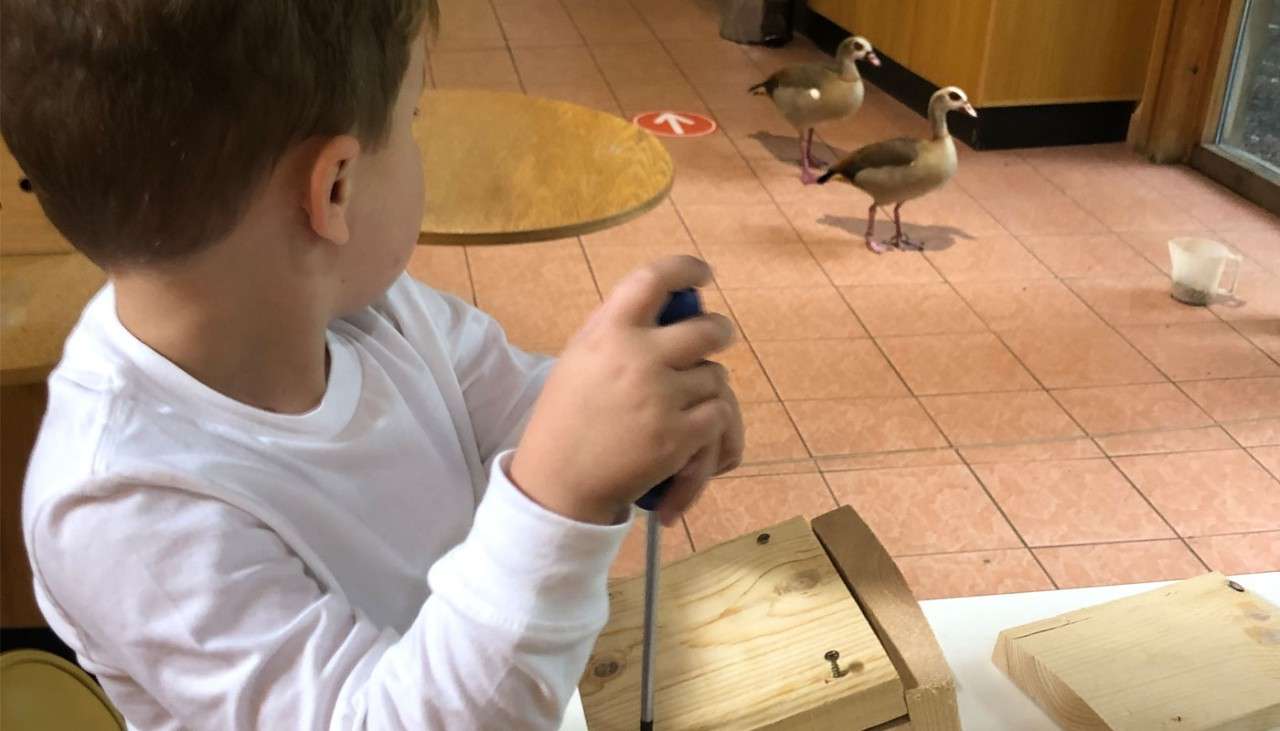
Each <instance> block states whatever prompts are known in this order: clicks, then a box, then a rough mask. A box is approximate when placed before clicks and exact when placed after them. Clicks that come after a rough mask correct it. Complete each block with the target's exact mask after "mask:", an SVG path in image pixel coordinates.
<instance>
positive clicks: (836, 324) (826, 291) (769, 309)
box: [724, 285, 867, 341]
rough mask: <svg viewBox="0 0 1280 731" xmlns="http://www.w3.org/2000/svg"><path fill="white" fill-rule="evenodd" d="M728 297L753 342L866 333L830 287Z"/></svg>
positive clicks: (743, 292)
mask: <svg viewBox="0 0 1280 731" xmlns="http://www.w3.org/2000/svg"><path fill="white" fill-rule="evenodd" d="M724 294H725V298H726V299H727V300H728V301H729V304H730V306H731V307H732V308H733V312H734V315H736V316H737V319H738V322H740V323H741V324H742V330H743V332H744V333H745V334H746V336H747V337H748V338H750V339H751V340H753V341H765V340H815V339H824V338H825V339H831V338H856V337H863V336H865V335H866V334H867V333H866V331H865V330H863V329H862V326H861V325H860V324H858V318H856V317H854V315H853V312H852V311H851V310H850V309H849V306H848V305H847V304H846V303H845V301H844V300H843V299H842V298H841V297H840V293H839V292H837V291H836V290H835V288H834V287H832V286H831V285H822V286H817V287H798V288H797V287H787V288H778V289H727V290H725V293H724Z"/></svg>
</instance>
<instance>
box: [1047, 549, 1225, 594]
mask: <svg viewBox="0 0 1280 731" xmlns="http://www.w3.org/2000/svg"><path fill="white" fill-rule="evenodd" d="M1032 552H1033V553H1035V555H1036V558H1038V559H1040V563H1041V564H1043V565H1044V567H1045V570H1047V571H1048V572H1049V576H1052V577H1053V580H1054V583H1056V584H1057V585H1058V587H1059V588H1062V589H1075V588H1078V587H1082V586H1110V585H1112V584H1139V583H1142V582H1147V581H1169V580H1174V579H1187V578H1190V577H1192V576H1198V575H1200V574H1203V573H1204V572H1205V571H1206V569H1205V567H1204V564H1202V563H1200V560H1199V559H1197V558H1196V556H1195V554H1193V553H1192V552H1191V551H1189V550H1188V549H1187V547H1186V545H1184V544H1183V543H1182V541H1180V540H1165V541H1139V542H1134V543H1102V544H1094V545H1089V546H1060V547H1055V548H1035V549H1032Z"/></svg>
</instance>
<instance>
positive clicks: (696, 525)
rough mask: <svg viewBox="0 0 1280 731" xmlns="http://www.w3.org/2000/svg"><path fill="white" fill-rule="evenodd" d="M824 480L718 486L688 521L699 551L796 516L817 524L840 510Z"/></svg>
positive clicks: (786, 478) (806, 477)
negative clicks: (812, 520) (827, 513)
mask: <svg viewBox="0 0 1280 731" xmlns="http://www.w3.org/2000/svg"><path fill="white" fill-rule="evenodd" d="M835 507H836V503H835V500H833V499H832V497H831V492H830V491H829V490H828V489H827V484H826V483H825V482H823V480H822V476H821V475H819V474H799V475H772V476H767V477H741V478H727V479H722V480H714V481H712V483H711V486H710V487H708V488H707V491H706V492H705V493H704V494H703V496H702V499H701V500H699V501H698V503H697V504H695V505H694V507H693V509H692V510H690V511H689V513H688V514H687V515H686V516H685V520H686V521H687V522H688V524H689V534H690V535H691V536H692V537H693V545H694V548H696V549H699V550H703V549H707V548H710V547H711V546H714V545H716V544H718V543H723V542H724V541H727V540H729V539H731V538H737V537H738V536H740V535H742V534H744V533H749V532H751V531H755V530H760V529H761V528H767V527H769V526H771V525H775V524H777V523H781V522H782V521H784V520H789V519H791V518H794V517H796V516H803V517H805V518H809V519H813V518H816V517H818V516H819V515H822V514H823V513H825V512H828V511H830V510H834V509H835Z"/></svg>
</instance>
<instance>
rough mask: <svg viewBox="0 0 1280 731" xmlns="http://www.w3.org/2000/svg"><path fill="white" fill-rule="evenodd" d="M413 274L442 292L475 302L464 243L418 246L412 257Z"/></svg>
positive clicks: (410, 271)
mask: <svg viewBox="0 0 1280 731" xmlns="http://www.w3.org/2000/svg"><path fill="white" fill-rule="evenodd" d="M406 271H408V272H409V275H410V276H412V277H414V278H415V279H418V280H419V281H422V282H426V283H427V284H429V285H431V286H432V287H434V288H435V289H438V290H440V291H442V292H448V293H449V294H453V295H456V296H458V297H461V298H462V299H464V300H467V301H468V302H473V301H474V298H475V295H474V294H473V293H472V291H471V272H470V271H469V270H468V269H467V254H466V251H465V250H464V249H463V248H462V247H460V246H418V247H415V248H414V250H413V255H412V256H411V257H410V258H409V266H408V269H407V270H406Z"/></svg>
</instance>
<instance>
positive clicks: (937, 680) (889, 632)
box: [813, 505, 960, 731]
mask: <svg viewBox="0 0 1280 731" xmlns="http://www.w3.org/2000/svg"><path fill="white" fill-rule="evenodd" d="M813 532H814V533H816V534H817V536H818V540H819V541H821V543H822V547H823V548H825V549H826V551H827V555H828V556H829V557H830V558H831V563H832V564H834V565H835V567H836V570H837V571H839V572H840V576H841V578H843V579H844V583H845V586H846V587H848V589H849V591H851V592H852V593H853V595H854V598H855V599H857V601H858V606H859V607H861V608H862V611H863V613H864V614H865V615H866V617H867V619H868V620H869V621H870V622H871V626H872V628H874V629H875V631H876V634H877V635H878V636H879V637H880V641H881V643H883V645H884V648H885V651H886V652H887V653H888V655H889V659H890V660H891V661H892V662H893V665H894V668H895V669H897V671H898V675H899V677H901V679H902V686H903V692H904V695H905V699H906V703H907V713H908V714H909V715H910V717H911V728H913V729H915V731H959V729H960V708H959V706H958V705H957V703H956V681H955V676H954V675H952V674H951V668H950V666H948V665H947V660H946V658H945V657H943V655H942V647H941V646H940V645H939V644H938V639H937V638H936V637H934V635H933V629H932V628H930V627H929V621H928V620H927V619H925V616H924V612H922V611H921V610H920V603H919V602H918V601H917V600H916V598H915V596H914V595H913V594H912V593H911V589H910V588H908V586H907V581H906V579H905V578H904V577H903V575H902V572H901V571H899V570H898V566H897V564H895V563H894V562H893V559H892V558H890V557H889V553H888V552H887V551H886V550H885V548H884V546H883V545H882V544H881V543H880V541H879V540H878V539H877V538H876V536H875V533H873V532H872V531H871V528H870V527H869V526H867V524H866V523H865V522H864V521H863V520H862V518H861V517H859V516H858V514H857V513H856V512H855V511H854V509H853V508H851V507H849V506H847V505H846V506H843V507H841V508H838V509H836V510H833V511H831V512H829V513H827V514H825V515H821V516H818V517H817V518H815V519H814V521H813Z"/></svg>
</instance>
